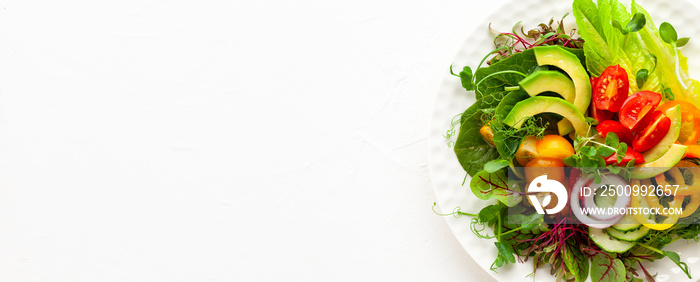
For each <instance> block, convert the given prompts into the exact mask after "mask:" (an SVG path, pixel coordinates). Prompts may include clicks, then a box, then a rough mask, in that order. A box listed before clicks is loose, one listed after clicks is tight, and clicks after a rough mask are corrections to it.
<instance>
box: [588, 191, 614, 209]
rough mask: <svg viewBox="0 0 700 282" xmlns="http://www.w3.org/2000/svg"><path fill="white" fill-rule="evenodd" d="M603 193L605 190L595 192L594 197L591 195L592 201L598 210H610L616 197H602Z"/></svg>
mask: <svg viewBox="0 0 700 282" xmlns="http://www.w3.org/2000/svg"><path fill="white" fill-rule="evenodd" d="M604 192H605V189H597V190H595V195H593V200H594V201H595V205H596V206H598V207H599V208H610V207H612V206H613V205H615V201H617V195H615V196H609V195H605V196H603V193H604Z"/></svg>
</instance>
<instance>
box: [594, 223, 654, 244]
mask: <svg viewBox="0 0 700 282" xmlns="http://www.w3.org/2000/svg"><path fill="white" fill-rule="evenodd" d="M605 232H607V233H608V235H610V236H611V237H613V238H615V239H618V240H622V241H627V242H636V241H637V240H638V239H639V238H642V237H644V235H647V233H649V228H648V227H646V226H642V227H641V228H639V229H637V230H633V231H629V232H620V231H618V230H617V229H615V228H605Z"/></svg>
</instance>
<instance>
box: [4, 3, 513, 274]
mask: <svg viewBox="0 0 700 282" xmlns="http://www.w3.org/2000/svg"><path fill="white" fill-rule="evenodd" d="M96 2H98V1H75V0H65V1H19V0H0V281H234V280H236V281H292V280H296V281H363V280H374V281H465V280H466V281H469V280H479V281H484V279H486V280H489V279H491V278H490V277H489V276H488V274H487V273H486V272H485V271H483V270H481V268H479V267H478V266H477V265H476V264H475V263H474V261H473V260H472V259H471V258H470V257H469V256H468V255H467V253H466V252H464V250H463V249H462V247H461V246H460V245H459V244H458V242H457V240H456V239H455V237H454V235H453V234H452V232H451V231H450V229H449V228H448V225H447V224H446V222H445V219H443V218H442V217H439V216H437V215H435V214H434V213H433V212H432V210H431V206H432V204H433V202H434V201H435V196H434V194H433V190H432V187H431V184H430V176H429V171H428V166H427V162H428V157H427V153H426V146H427V144H426V143H427V139H426V138H427V133H428V126H429V117H430V113H431V110H432V104H433V101H434V99H435V96H436V92H437V88H438V86H439V85H440V81H441V80H442V79H443V78H444V77H445V75H446V74H447V71H448V66H449V65H450V64H451V62H452V58H453V57H454V54H456V52H457V48H458V47H459V46H460V45H462V43H463V42H464V40H465V39H466V38H467V36H468V34H469V33H470V32H471V30H472V29H473V27H474V25H475V24H476V23H480V22H482V21H483V20H484V18H485V17H486V15H488V14H489V13H490V12H492V11H494V10H495V9H497V7H500V6H501V4H502V3H503V2H504V1H503V0H493V1H416V0H409V1H388V0H384V1H377V0H372V1H369V0H358V1H322V0H313V1H280V0H274V1H238V0H234V1H193V0H180V1H149V0H146V1H144V0H140V1H133V0H131V1H109V2H106V1H99V2H100V3H96ZM513 21H514V22H516V21H517V19H513Z"/></svg>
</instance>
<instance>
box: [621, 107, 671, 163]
mask: <svg viewBox="0 0 700 282" xmlns="http://www.w3.org/2000/svg"><path fill="white" fill-rule="evenodd" d="M664 114H666V116H667V117H669V118H670V119H671V127H670V128H669V129H668V133H666V136H664V138H662V139H661V141H659V143H658V144H656V146H654V147H653V148H651V149H649V150H648V151H646V152H644V153H642V156H644V161H645V162H653V161H655V160H658V159H659V158H661V156H663V155H664V154H665V153H666V151H668V148H671V145H673V143H676V140H678V135H680V133H681V122H682V119H681V106H680V105H676V106H675V107H673V108H670V109H668V110H666V112H665V113H664ZM628 145H629V144H628Z"/></svg>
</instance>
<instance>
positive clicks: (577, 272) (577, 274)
mask: <svg viewBox="0 0 700 282" xmlns="http://www.w3.org/2000/svg"><path fill="white" fill-rule="evenodd" d="M564 264H565V265H566V268H567V269H568V270H569V272H571V274H573V275H574V278H575V279H576V282H579V281H586V278H588V269H589V261H588V256H586V255H584V254H583V252H581V247H580V246H578V245H576V244H575V243H574V241H572V240H568V241H567V242H566V246H565V248H564Z"/></svg>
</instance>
